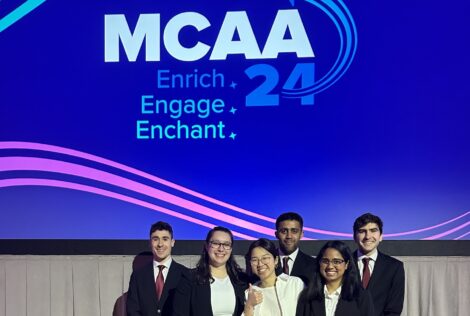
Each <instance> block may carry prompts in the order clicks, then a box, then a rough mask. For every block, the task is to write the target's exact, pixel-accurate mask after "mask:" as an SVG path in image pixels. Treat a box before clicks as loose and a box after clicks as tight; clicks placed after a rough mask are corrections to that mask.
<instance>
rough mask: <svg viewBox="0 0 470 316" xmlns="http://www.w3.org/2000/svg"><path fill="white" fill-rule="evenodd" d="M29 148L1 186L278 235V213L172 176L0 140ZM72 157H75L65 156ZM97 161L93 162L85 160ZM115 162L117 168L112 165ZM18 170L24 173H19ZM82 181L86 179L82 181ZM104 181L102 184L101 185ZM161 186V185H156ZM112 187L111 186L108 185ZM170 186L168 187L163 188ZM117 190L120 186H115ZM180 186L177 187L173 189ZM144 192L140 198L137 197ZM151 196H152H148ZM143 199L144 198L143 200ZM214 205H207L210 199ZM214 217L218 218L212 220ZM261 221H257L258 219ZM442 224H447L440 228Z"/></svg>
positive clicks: (6, 167)
mask: <svg viewBox="0 0 470 316" xmlns="http://www.w3.org/2000/svg"><path fill="white" fill-rule="evenodd" d="M11 149H15V150H25V151H28V156H20V155H15V156H0V172H8V171H15V173H14V174H15V176H14V177H11V178H6V179H2V180H0V188H6V187H13V186H43V187H44V186H46V187H51V188H60V189H70V190H78V191H82V192H86V193H92V194H98V195H101V196H105V197H109V198H113V199H117V200H121V201H125V202H128V203H132V204H134V205H138V206H141V207H143V208H146V209H151V210H154V211H158V212H162V213H165V214H168V215H170V216H174V217H176V218H179V219H183V220H186V221H188V222H191V223H194V224H196V225H200V226H203V227H213V226H216V225H220V224H219V223H221V224H229V225H233V226H236V227H238V228H240V229H243V230H244V231H248V232H251V233H243V232H240V231H237V230H236V229H235V232H234V233H235V236H237V237H239V238H242V239H254V238H256V237H255V236H257V235H259V234H262V235H265V236H268V237H272V236H274V229H273V226H274V225H273V223H274V222H275V219H274V218H271V217H268V216H265V215H263V214H259V213H256V212H252V211H249V210H245V209H242V208H240V207H237V206H235V205H232V204H230V203H227V202H223V201H220V200H217V199H214V198H211V197H209V196H207V195H204V194H202V193H199V192H196V191H194V190H191V189H188V188H185V187H183V186H180V185H178V184H175V183H172V182H170V181H167V180H164V179H161V178H158V177H156V176H154V175H151V174H148V173H145V172H143V171H141V170H138V169H135V168H132V167H129V166H126V165H123V164H120V163H118V162H114V161H111V160H108V159H105V158H102V157H98V156H95V155H92V154H88V153H84V152H81V151H76V150H73V149H69V148H63V147H58V146H53V145H47V144H39V143H30V142H0V153H1V150H11ZM38 151H40V152H41V155H40V157H32V156H31V154H32V153H35V152H38ZM44 153H46V154H51V157H50V158H44V157H43V156H44ZM57 154H61V155H63V157H62V160H58V159H56V157H57ZM77 158H79V160H83V162H82V163H83V164H81V163H77V162H76V161H77ZM67 159H72V160H73V162H72V161H66V160H67ZM90 162H93V163H94V164H93V166H91V165H87V163H90ZM96 163H99V164H100V165H101V166H103V169H106V170H101V169H97V168H96V167H95V165H96ZM109 167H112V168H113V172H110V171H109ZM38 171H39V172H40V174H54V175H56V176H57V175H59V176H60V177H61V179H60V180H55V179H49V178H46V177H45V178H38V177H31V176H30V175H31V173H32V172H33V173H34V172H35V175H37V173H38ZM18 172H19V173H20V174H21V175H23V176H22V177H18ZM131 175H132V176H133V178H134V177H135V176H140V177H142V178H144V179H147V180H151V181H153V183H155V185H154V186H150V185H148V184H146V183H144V182H146V181H144V179H143V180H142V182H138V181H135V180H132V179H130V178H129V177H130V176H131ZM83 181H86V182H88V183H86V184H84V183H83ZM103 186H104V187H103ZM157 186H160V187H161V188H157ZM110 188H112V190H111V189H110ZM165 188H166V189H165ZM114 190H116V191H117V192H115V191H114ZM170 192H176V193H170ZM135 195H137V196H138V197H136V196H135ZM139 197H141V198H139ZM149 198H150V199H152V202H149V201H147V200H148V199H149ZM144 199H145V200H144ZM160 202H164V203H166V204H167V205H171V206H172V207H174V209H170V208H169V207H162V206H160V205H158V203H160ZM208 203H209V204H210V206H207V204H208ZM214 221H215V222H214ZM260 222H261V223H262V224H259V223H260ZM469 225H470V212H465V213H463V214H461V215H459V216H456V217H454V218H452V219H449V220H447V221H444V222H442V223H439V224H436V225H433V226H430V227H424V228H420V229H416V230H412V231H405V232H398V233H391V234H384V237H386V238H387V237H392V238H393V237H399V236H411V237H413V236H415V235H417V234H421V233H423V232H427V233H429V236H427V237H424V238H422V239H426V240H432V239H439V238H443V237H446V236H449V235H450V234H455V233H461V235H460V236H458V237H457V238H455V239H462V238H464V237H465V236H467V235H468V233H469V231H468V228H467V227H468V226H469ZM442 229H445V230H444V231H442ZM304 231H305V239H316V238H317V237H318V235H320V236H322V237H323V239H324V238H339V237H342V238H348V239H349V238H351V237H352V235H351V234H350V233H343V232H334V231H327V230H322V229H318V228H313V227H308V226H306V227H304Z"/></svg>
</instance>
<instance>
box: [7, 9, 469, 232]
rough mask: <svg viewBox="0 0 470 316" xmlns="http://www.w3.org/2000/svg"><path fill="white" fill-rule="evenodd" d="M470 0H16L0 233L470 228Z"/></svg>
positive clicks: (10, 32)
mask: <svg viewBox="0 0 470 316" xmlns="http://www.w3.org/2000/svg"><path fill="white" fill-rule="evenodd" d="M469 11H470V4H469V2H468V1H464V0H457V1H454V2H452V4H445V3H443V2H442V1H408V2H406V3H401V4H400V3H397V2H396V1H340V0H303V1H301V0H277V1H276V0H270V1H253V0H236V1H235V0H219V1H214V0H212V1H208V0H200V1H190V0H184V1H180V0H177V1H155V0H152V1H147V0H139V1H135V0H134V1H131V0H126V1H123V0H121V1H116V0H113V1H111V0H109V1H78V2H77V1H75V2H70V1H58V0H28V1H2V2H0V75H1V81H0V214H1V220H0V238H1V239H36V238H37V239H145V238H147V237H148V229H149V227H150V225H151V224H152V223H153V222H156V221H159V220H163V221H167V222H169V223H171V224H172V225H173V227H174V232H175V238H177V239H202V238H204V237H205V234H206V232H207V230H208V229H209V228H210V227H213V226H214V225H222V226H226V227H228V228H230V229H232V230H233V232H234V234H235V236H236V237H237V238H239V239H254V238H259V237H268V238H273V237H274V222H275V218H276V217H277V216H278V215H279V214H281V213H282V212H286V211H294V212H298V213H300V214H301V215H302V216H303V218H304V225H305V227H304V232H305V238H306V239H350V238H351V236H352V233H351V231H352V223H353V221H354V219H355V218H356V217H357V216H359V215H360V214H362V213H365V212H372V213H374V214H377V215H379V216H380V217H381V218H382V219H383V220H384V223H385V225H384V236H385V238H387V239H469V233H470V229H469V227H470V212H469V208H470V148H469V137H470V124H469V119H470V107H469V105H470V89H469V84H470V81H469V79H468V78H469V76H468V74H469V72H470V62H469V58H468V51H469V49H470V42H469V40H468V39H469V38H470V27H469V26H468V22H467V21H468V17H467V15H468V12H469Z"/></svg>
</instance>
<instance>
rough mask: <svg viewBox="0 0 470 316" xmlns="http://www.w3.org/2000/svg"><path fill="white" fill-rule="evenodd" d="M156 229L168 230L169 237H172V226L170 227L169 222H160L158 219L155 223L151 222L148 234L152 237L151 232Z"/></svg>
mask: <svg viewBox="0 0 470 316" xmlns="http://www.w3.org/2000/svg"><path fill="white" fill-rule="evenodd" d="M157 230H167V231H169V232H170V236H171V239H174V238H173V228H172V227H171V225H170V224H168V223H166V222H162V221H159V222H156V223H153V224H152V226H151V227H150V234H149V236H150V237H152V234H153V233H154V232H155V231H157Z"/></svg>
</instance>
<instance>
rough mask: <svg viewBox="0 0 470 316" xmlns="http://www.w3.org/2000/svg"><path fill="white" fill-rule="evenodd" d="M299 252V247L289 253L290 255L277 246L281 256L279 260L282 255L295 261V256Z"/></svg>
mask: <svg viewBox="0 0 470 316" xmlns="http://www.w3.org/2000/svg"><path fill="white" fill-rule="evenodd" d="M298 254H299V248H297V249H295V251H294V252H293V253H291V254H290V255H286V254H284V253H283V252H282V250H281V248H279V256H280V257H281V260H282V259H283V258H284V257H289V258H290V259H291V260H292V261H295V258H297V255H298Z"/></svg>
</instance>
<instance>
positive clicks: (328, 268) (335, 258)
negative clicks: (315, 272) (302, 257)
mask: <svg viewBox="0 0 470 316" xmlns="http://www.w3.org/2000/svg"><path fill="white" fill-rule="evenodd" d="M348 264H349V263H348V262H345V261H344V258H343V256H342V255H341V253H340V252H339V251H338V250H336V249H334V248H327V249H326V250H325V252H324V253H323V256H322V258H321V259H320V274H321V276H322V277H323V279H324V280H325V283H326V284H327V285H328V284H333V283H336V284H337V285H340V284H341V283H342V281H343V276H344V272H345V271H346V269H347V268H348Z"/></svg>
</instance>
